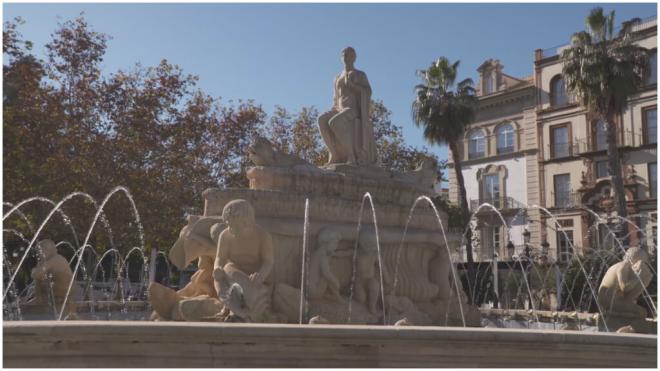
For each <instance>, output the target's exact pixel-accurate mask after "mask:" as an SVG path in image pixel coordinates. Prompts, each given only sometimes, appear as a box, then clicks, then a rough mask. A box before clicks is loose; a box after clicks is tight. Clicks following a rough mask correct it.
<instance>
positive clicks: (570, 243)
mask: <svg viewBox="0 0 660 371" xmlns="http://www.w3.org/2000/svg"><path fill="white" fill-rule="evenodd" d="M532 207H537V208H538V209H539V210H541V211H543V212H544V213H545V214H546V215H548V216H549V217H550V218H551V219H552V221H553V222H554V223H555V225H556V226H557V227H559V231H560V232H561V233H563V234H564V238H565V239H566V241H567V242H568V244H569V245H570V246H571V249H572V250H573V251H576V250H575V246H574V245H573V242H572V241H571V240H570V239H569V238H568V235H567V234H566V231H564V227H562V225H561V224H559V222H558V221H557V218H555V216H554V215H552V213H551V212H550V211H549V210H548V209H546V208H545V207H542V206H538V205H532ZM575 257H576V260H577V262H578V264H579V265H580V269H581V270H582V273H583V274H584V275H585V277H587V271H586V269H585V268H584V265H583V264H582V261H580V257H579V256H577V255H575ZM586 281H587V285H589V290H591V294H592V295H593V296H594V297H596V296H597V294H596V291H595V290H594V288H593V285H592V284H591V282H590V281H589V280H588V279H587V280H586ZM596 305H597V307H598V312H599V313H600V316H601V317H602V318H603V325H604V326H605V331H607V332H609V331H610V330H609V328H608V326H607V321H606V320H605V317H604V316H603V309H602V308H601V306H600V303H598V300H596Z"/></svg>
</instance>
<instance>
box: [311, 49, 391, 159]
mask: <svg viewBox="0 0 660 371" xmlns="http://www.w3.org/2000/svg"><path fill="white" fill-rule="evenodd" d="M356 58H357V55H356V53H355V49H353V48H351V47H350V46H349V47H347V48H345V49H344V50H342V61H343V62H344V71H342V72H341V73H340V74H339V75H338V76H337V77H336V78H335V81H334V97H333V105H332V108H331V109H330V110H329V111H328V112H325V113H324V114H322V115H321V116H320V117H319V120H318V124H319V130H320V132H321V137H322V138H323V141H324V142H325V144H326V146H327V147H328V151H329V152H330V158H329V160H328V165H330V164H343V163H346V164H351V165H363V166H364V165H375V164H376V163H377V161H378V158H377V153H376V142H375V139H374V128H373V124H372V123H371V120H370V119H369V105H370V103H371V86H370V85H369V80H367V75H366V74H365V73H364V72H362V71H359V70H357V69H355V67H354V64H355V59H356Z"/></svg>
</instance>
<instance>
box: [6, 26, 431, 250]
mask: <svg viewBox="0 0 660 371" xmlns="http://www.w3.org/2000/svg"><path fill="white" fill-rule="evenodd" d="M19 25H20V20H18V21H10V22H6V23H5V27H4V32H3V44H4V45H3V51H4V54H5V58H6V59H5V60H6V63H5V65H4V68H3V77H4V80H3V88H4V95H3V102H4V106H3V133H4V143H3V144H4V146H3V155H4V158H3V166H4V173H5V177H4V193H3V197H4V200H5V201H9V202H12V203H16V202H18V201H20V200H23V199H26V198H28V197H32V196H36V195H38V196H44V197H47V198H49V199H52V200H54V201H55V202H57V201H59V200H61V199H62V198H63V197H65V196H67V195H69V194H70V193H72V192H74V191H83V192H86V193H89V194H90V195H91V196H92V197H93V198H94V199H96V200H97V201H98V202H100V201H101V200H102V199H103V198H104V197H105V196H106V195H107V194H108V193H109V192H110V191H111V190H112V189H114V188H115V187H117V186H119V185H121V186H125V187H126V188H127V189H128V190H130V192H131V195H132V199H133V200H134V202H135V206H136V208H137V210H138V211H139V215H140V221H141V224H142V226H143V230H144V242H145V246H146V248H147V249H151V248H157V249H159V250H166V249H168V248H169V247H171V245H172V243H173V242H174V241H175V240H176V238H177V236H178V233H179V231H180V229H181V227H182V226H183V225H184V224H185V220H184V217H185V215H186V213H201V212H202V210H201V207H202V205H203V200H202V198H201V194H202V192H203V191H204V190H205V189H207V188H209V187H246V186H247V178H246V176H245V171H246V169H247V168H248V167H249V166H250V163H249V159H248V156H247V148H248V146H249V145H250V144H251V143H252V142H253V140H254V139H255V137H256V136H257V135H265V136H266V137H267V138H268V139H270V140H271V141H272V142H273V145H274V146H275V147H276V148H277V149H278V150H281V151H284V152H287V153H291V154H295V155H297V156H300V157H301V158H303V159H305V160H307V161H309V162H310V163H314V164H317V165H322V164H324V163H325V162H326V161H327V150H326V148H325V145H324V144H323V142H322V140H321V137H320V134H319V131H318V126H317V118H318V111H317V110H316V109H315V108H314V107H302V108H300V109H299V110H298V111H291V112H289V111H287V110H286V109H285V108H283V107H277V108H276V109H275V111H274V112H273V113H272V114H271V115H270V117H268V115H267V114H266V112H265V111H264V110H263V109H262V107H261V106H260V105H259V104H257V103H255V102H254V101H249V100H248V101H241V100H239V101H236V102H234V101H228V102H224V101H222V100H221V99H220V98H217V97H213V96H211V95H209V94H207V93H206V92H204V91H202V90H201V89H200V88H199V87H198V86H197V83H198V78H197V77H196V76H193V75H189V74H186V73H184V71H183V69H182V68H181V67H180V66H177V65H174V64H172V63H170V62H168V61H167V60H162V61H161V62H160V63H158V64H157V65H155V66H142V65H140V64H137V65H135V66H132V67H130V68H127V69H121V70H118V71H110V72H108V71H103V70H102V68H101V62H102V61H103V58H104V57H105V52H106V49H107V42H108V40H110V37H109V36H108V35H105V34H103V33H100V32H97V31H95V30H93V29H92V27H91V26H90V25H89V24H88V23H87V21H86V20H85V19H84V17H83V16H80V17H77V18H75V19H73V20H70V21H66V22H63V23H61V24H59V25H58V28H57V30H56V31H55V32H54V33H53V35H52V40H51V41H50V42H49V43H48V44H47V45H46V50H47V53H46V57H45V60H39V59H37V58H36V57H35V56H34V55H33V54H32V51H31V44H30V43H29V42H28V41H25V40H23V38H22V36H21V35H20V33H19V32H18V26H19ZM390 115H391V114H390V112H389V110H387V108H386V107H385V106H384V105H383V103H382V102H378V101H376V102H374V103H373V105H372V112H371V118H372V120H373V122H374V128H375V132H376V143H377V147H378V151H379V156H380V158H381V161H382V165H383V167H385V168H387V169H390V170H397V171H405V170H412V169H414V168H415V167H416V166H417V165H418V163H419V161H420V160H421V159H422V158H424V157H427V156H430V157H434V156H433V154H431V153H429V152H428V151H427V150H426V149H425V148H422V149H417V148H416V147H413V146H410V145H408V144H407V143H406V142H405V140H404V138H403V133H402V129H401V127H400V126H397V125H395V124H394V123H392V121H391V118H390ZM37 206H40V207H37ZM8 207H9V206H8V205H6V206H5V210H8ZM33 209H34V210H33ZM37 209H40V210H41V211H39V210H37ZM44 209H46V211H49V210H48V209H49V208H44V207H43V205H36V206H35V207H34V208H29V211H30V212H29V213H26V214H32V212H33V211H34V212H35V213H37V214H38V213H39V212H41V213H42V214H43V210H44ZM132 209H133V207H132V205H131V203H130V202H129V201H128V199H127V198H126V197H123V196H122V195H121V194H117V195H115V196H113V198H112V199H111V200H110V201H109V202H108V203H107V204H106V205H105V207H104V214H105V216H106V219H107V222H108V224H109V225H110V226H111V227H112V228H111V233H110V231H108V230H106V228H105V227H104V226H103V223H101V222H99V223H97V225H96V226H95V227H94V229H93V233H92V234H91V239H90V242H91V245H92V246H94V247H95V248H97V249H98V250H99V251H104V250H106V249H107V248H108V247H112V246H114V247H116V248H118V249H119V250H120V251H121V252H122V253H126V252H127V250H128V249H129V248H132V247H134V246H139V245H140V243H141V242H140V239H139V230H138V226H137V224H136V223H135V218H134V216H133V212H132ZM63 211H64V212H65V213H66V214H67V215H68V216H69V217H70V221H71V222H72V224H73V226H74V228H75V230H76V231H78V234H79V235H80V236H79V237H80V239H82V238H83V237H84V236H85V235H86V234H87V231H88V230H89V229H90V224H91V221H92V220H93V217H94V214H95V212H96V209H95V208H94V207H93V205H91V204H90V203H89V202H87V201H85V200H84V199H82V198H76V199H72V200H71V201H67V203H66V204H65V205H64V206H63ZM35 215H36V214H35ZM44 216H45V215H41V214H39V215H38V216H35V217H32V219H33V220H32V222H33V223H37V222H41V221H42V220H43V217H44ZM6 223H7V224H8V225H11V227H12V228H18V229H20V230H21V231H23V232H24V233H25V234H26V235H27V234H29V233H30V230H29V228H27V227H26V226H25V222H24V221H22V219H21V218H19V217H18V216H16V217H11V218H9V219H8V220H7V221H6ZM21 223H23V224H21ZM111 236H112V238H111ZM43 237H44V238H47V237H49V238H52V239H54V240H71V232H70V230H69V228H68V227H67V226H66V225H64V224H63V221H62V220H61V218H59V217H58V218H54V219H53V220H52V221H51V222H49V224H48V226H47V228H46V229H45V231H44V234H43ZM78 243H82V241H78Z"/></svg>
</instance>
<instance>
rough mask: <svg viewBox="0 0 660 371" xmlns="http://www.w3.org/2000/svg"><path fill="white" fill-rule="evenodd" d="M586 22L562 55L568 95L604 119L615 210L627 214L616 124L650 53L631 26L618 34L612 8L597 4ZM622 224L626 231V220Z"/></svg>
mask: <svg viewBox="0 0 660 371" xmlns="http://www.w3.org/2000/svg"><path fill="white" fill-rule="evenodd" d="M585 23H586V30H585V31H581V32H578V33H575V34H573V36H572V38H571V45H570V47H569V48H567V49H566V50H564V51H563V52H562V54H561V59H562V62H563V71H562V72H563V77H564V81H565V84H566V89H567V91H568V93H569V94H571V95H572V96H574V97H575V98H576V99H577V100H578V102H579V103H580V104H582V105H583V106H584V107H585V108H586V109H587V111H588V117H589V118H592V119H595V120H603V121H604V122H605V123H606V125H605V127H606V129H605V131H606V138H607V154H608V171H609V173H610V174H611V176H612V185H613V188H614V193H615V197H616V208H617V213H618V215H619V216H621V217H627V216H628V212H627V209H626V198H625V193H624V186H623V176H622V171H621V156H620V154H619V149H618V147H617V141H616V138H617V126H616V124H615V122H616V120H617V118H621V117H622V114H623V112H624V110H625V109H626V104H627V101H628V98H630V96H631V95H633V94H635V93H636V92H637V90H638V88H639V87H640V86H641V85H642V82H643V77H644V73H645V72H646V68H647V63H648V62H647V60H648V52H647V51H646V49H644V48H641V47H639V46H637V45H635V44H634V43H633V38H632V34H631V30H630V28H629V27H624V28H623V29H622V30H621V32H620V33H619V34H618V35H615V34H614V11H611V12H610V13H609V14H607V15H606V14H604V13H603V9H602V8H600V7H597V8H594V9H592V10H591V12H590V13H589V16H587V18H586V19H585ZM618 228H619V232H620V233H623V230H622V229H623V225H622V223H618Z"/></svg>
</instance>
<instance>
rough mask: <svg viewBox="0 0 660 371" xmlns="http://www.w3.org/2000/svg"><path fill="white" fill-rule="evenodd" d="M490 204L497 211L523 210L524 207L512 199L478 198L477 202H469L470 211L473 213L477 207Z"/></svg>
mask: <svg viewBox="0 0 660 371" xmlns="http://www.w3.org/2000/svg"><path fill="white" fill-rule="evenodd" d="M485 203H487V204H491V205H493V206H494V207H495V208H496V209H498V210H517V209H523V208H525V205H524V204H523V203H522V202H520V201H518V200H516V199H514V198H513V197H495V198H480V199H478V200H470V211H475V210H477V209H478V208H479V206H481V205H483V204H485ZM481 210H482V211H484V210H486V211H487V210H490V209H489V208H485V209H484V208H482V209H481Z"/></svg>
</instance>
